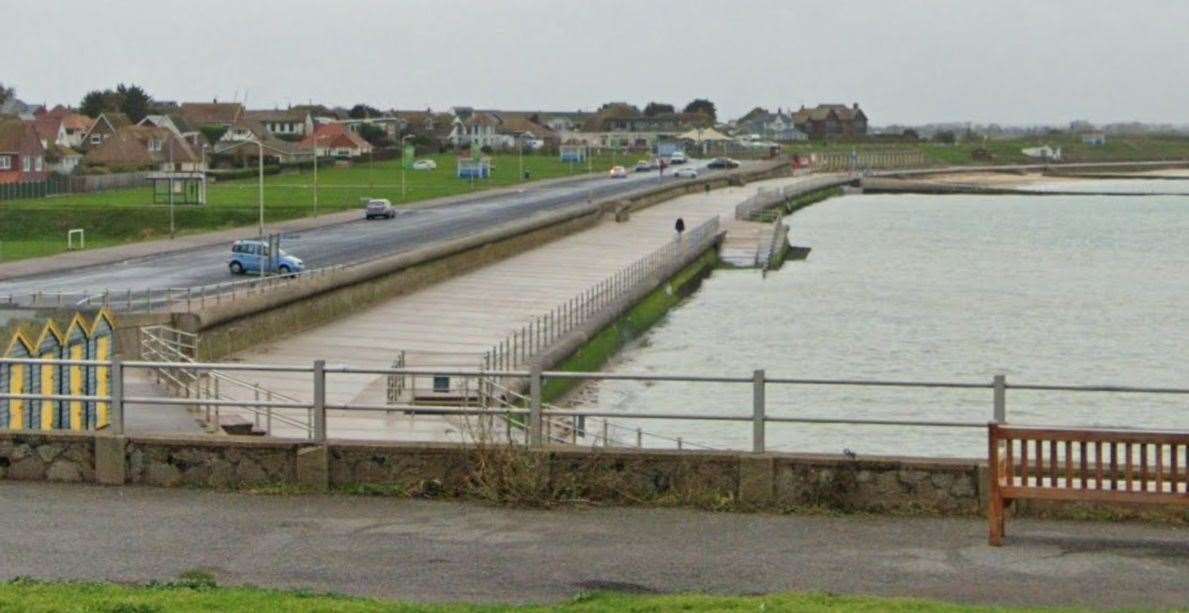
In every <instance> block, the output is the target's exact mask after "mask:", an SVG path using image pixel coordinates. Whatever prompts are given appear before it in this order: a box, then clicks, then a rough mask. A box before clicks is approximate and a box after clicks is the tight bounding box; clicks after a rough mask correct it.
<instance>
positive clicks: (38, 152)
mask: <svg viewBox="0 0 1189 613" xmlns="http://www.w3.org/2000/svg"><path fill="white" fill-rule="evenodd" d="M48 176H49V173H48V172H47V170H46V167H45V147H44V146H42V144H41V138H40V137H38V136H37V130H36V129H35V128H34V127H33V123H32V122H29V121H22V120H20V119H0V183H23V182H26V181H44V180H45V179H46V178H47V177H48Z"/></svg>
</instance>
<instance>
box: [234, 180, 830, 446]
mask: <svg viewBox="0 0 1189 613" xmlns="http://www.w3.org/2000/svg"><path fill="white" fill-rule="evenodd" d="M810 179H812V177H794V178H786V179H777V180H772V181H765V182H762V183H752V184H748V185H746V186H744V187H731V188H724V189H719V190H714V191H712V192H710V193H697V194H691V195H687V196H682V197H679V198H675V199H673V200H669V201H667V202H664V203H660V204H657V205H654V206H652V207H649V208H647V209H644V210H642V211H638V212H636V213H633V214H632V216H631V219H630V221H627V222H625V223H617V222H614V221H611V220H609V219H608V220H607V221H604V222H603V223H600V224H599V225H598V226H596V227H594V228H592V229H590V230H587V231H583V232H579V233H577V234H574V235H571V236H568V237H565V238H562V239H559V240H556V241H553V242H551V243H548V244H546V245H542V246H541V247H539V248H537V249H533V250H531V251H527V252H525V253H522V254H520V255H518V256H515V257H512V258H508V259H506V260H503V261H500V262H496V263H494V264H492V265H490V266H486V267H484V268H482V269H479V270H475V271H472V272H470V273H467V274H463V275H461V276H458V277H454V278H452V279H450V280H447V281H445V282H442V283H438V284H436V285H434V286H432V287H429V288H426V289H423V290H420V291H417V292H414V293H411V294H407V295H404V296H399V297H397V298H394V299H392V300H389V301H387V302H385V303H383V304H381V305H378V306H376V307H374V308H371V309H368V310H366V311H363V312H360V313H357V314H355V315H352V316H349V317H346V318H343V319H341V320H338V321H336V322H334V323H331V324H329V325H326V326H322V327H319V328H316V329H313V330H310V331H307V332H303V333H300V334H296V335H294V336H292V337H288V338H284V339H281V340H278V341H275V342H271V343H268V344H266V345H263V346H261V347H258V348H256V349H254V350H252V351H247V352H242V353H240V354H237V355H235V356H234V360H235V361H240V362H246V363H267V364H297V365H302V366H309V365H310V364H311V363H312V362H313V360H315V359H325V360H326V361H327V363H328V364H350V365H352V366H357V367H368V368H390V367H391V366H392V363H393V360H395V359H396V358H397V356H398V354H399V352H401V351H406V352H408V356H409V357H408V365H409V366H440V365H445V366H453V367H456V368H468V369H469V368H478V367H479V366H480V365H481V363H482V362H481V361H482V355H483V353H484V352H486V351H487V350H488V349H489V348H490V347H491V346H492V345H493V344H495V343H496V342H498V341H500V340H501V339H503V338H504V337H505V336H507V335H508V334H509V333H511V332H513V331H514V330H517V329H519V328H520V327H521V326H524V325H527V324H528V322H529V321H531V320H532V319H533V318H534V317H536V316H538V315H541V314H543V313H545V312H547V311H549V310H550V309H551V308H553V307H554V306H556V305H558V304H560V303H562V302H564V301H566V300H568V299H570V298H571V297H573V296H575V295H577V294H578V293H579V292H582V291H584V290H586V289H587V288H589V287H591V286H593V285H594V284H596V283H597V282H599V281H601V280H603V279H605V278H607V277H609V276H611V275H612V274H614V273H615V272H616V271H618V270H619V269H621V268H623V267H625V266H627V265H628V264H630V263H632V262H634V261H636V260H638V259H640V258H642V257H644V256H646V255H648V254H649V253H652V252H653V251H655V250H657V249H658V248H660V247H661V246H662V245H664V244H665V243H666V242H668V241H670V240H672V239H673V237H674V229H673V226H674V223H675V221H676V220H677V218H678V217H681V218H683V219H684V220H685V224H686V227H687V228H691V229H692V228H694V227H696V226H697V225H699V224H701V223H702V222H704V221H706V220H708V219H710V218H712V217H714V216H721V217H722V218H723V219H724V220H725V219H731V217H732V216H733V212H734V207H735V205H737V204H738V203H739V202H741V201H743V200H744V199H746V198H747V197H749V196H751V195H753V194H754V193H755V191H756V189H757V188H758V187H759V186H760V185H764V186H780V185H791V184H796V183H799V182H802V181H805V180H810ZM398 222H399V219H398ZM243 377H244V378H245V379H249V378H250V380H252V381H254V382H258V383H259V384H260V385H262V386H263V387H264V388H266V389H270V390H273V391H277V392H282V393H284V394H286V395H288V396H290V397H293V398H296V399H299V400H303V401H308V400H309V399H310V398H312V383H311V379H310V377H309V375H304V374H300V373H282V372H268V373H243ZM386 389H387V387H386V379H385V378H384V377H382V376H370V375H333V374H332V375H330V376H329V377H328V384H327V402H328V403H330V404H340V403H348V402H350V403H356V404H384V402H385V400H386ZM329 421H330V423H329V426H328V433H329V435H330V436H332V437H341V438H360V439H387V440H420V441H427V440H429V441H442V440H459V436H460V433H459V432H458V431H457V428H456V426H455V425H454V424H453V423H452V422H450V421H449V420H446V419H442V418H437V417H428V416H418V417H415V418H413V417H408V416H405V415H403V414H395V413H393V414H385V413H379V414H377V413H369V414H355V415H352V416H345V415H343V414H341V413H331V415H330V418H329ZM276 434H277V435H280V436H285V435H293V434H296V433H289V432H285V431H284V430H283V429H282V428H280V427H278V428H277V429H276Z"/></svg>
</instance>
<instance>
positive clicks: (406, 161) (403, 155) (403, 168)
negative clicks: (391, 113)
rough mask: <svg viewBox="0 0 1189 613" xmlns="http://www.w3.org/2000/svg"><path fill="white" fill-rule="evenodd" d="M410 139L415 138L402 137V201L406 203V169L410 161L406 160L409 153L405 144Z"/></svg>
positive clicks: (410, 136)
mask: <svg viewBox="0 0 1189 613" xmlns="http://www.w3.org/2000/svg"><path fill="white" fill-rule="evenodd" d="M410 138H415V136H414V135H412V134H406V135H404V136H402V137H400V200H401V202H404V201H405V194H406V193H407V192H406V190H405V169H407V168H408V167H409V160H407V159H405V155H406V154H407V153H408V152H409V150H408V148H407V147H408V145H406V144H405V142H406V141H408V140H409V139H410Z"/></svg>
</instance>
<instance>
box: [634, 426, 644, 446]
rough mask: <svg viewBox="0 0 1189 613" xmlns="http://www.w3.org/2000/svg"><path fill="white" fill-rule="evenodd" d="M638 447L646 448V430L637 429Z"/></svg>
mask: <svg viewBox="0 0 1189 613" xmlns="http://www.w3.org/2000/svg"><path fill="white" fill-rule="evenodd" d="M636 447H640V448H643V447H644V428H636Z"/></svg>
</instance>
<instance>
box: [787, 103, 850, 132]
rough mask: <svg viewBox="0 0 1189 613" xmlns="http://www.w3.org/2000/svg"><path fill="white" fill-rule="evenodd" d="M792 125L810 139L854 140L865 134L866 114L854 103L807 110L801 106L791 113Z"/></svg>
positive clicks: (825, 105)
mask: <svg viewBox="0 0 1189 613" xmlns="http://www.w3.org/2000/svg"><path fill="white" fill-rule="evenodd" d="M793 124H794V125H795V126H796V128H797V129H798V130H800V131H802V132H804V133H805V134H807V135H808V136H809V138H812V139H828V138H854V137H858V136H865V135H866V134H867V114H866V113H864V112H863V110H862V109H860V108H859V103H858V102H856V103H854V104H853V105H852V106H849V107H848V106H846V105H845V104H819V105H817V106H816V107H814V108H811V109H808V108H805V107H804V106H802V107H801V108H800V110H798V111H797V112H795V113H793Z"/></svg>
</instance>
